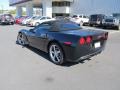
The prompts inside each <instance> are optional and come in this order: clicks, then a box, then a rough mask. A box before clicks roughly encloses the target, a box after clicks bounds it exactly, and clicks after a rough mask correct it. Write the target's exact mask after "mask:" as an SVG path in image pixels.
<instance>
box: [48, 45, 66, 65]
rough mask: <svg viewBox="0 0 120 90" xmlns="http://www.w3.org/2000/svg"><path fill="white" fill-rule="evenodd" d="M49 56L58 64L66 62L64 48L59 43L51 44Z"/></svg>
mask: <svg viewBox="0 0 120 90" xmlns="http://www.w3.org/2000/svg"><path fill="white" fill-rule="evenodd" d="M49 57H50V59H51V61H52V62H53V63H55V64H57V65H61V64H63V63H64V62H65V57H64V53H63V50H62V48H61V47H60V46H59V45H58V44H57V43H52V44H51V45H50V46H49Z"/></svg>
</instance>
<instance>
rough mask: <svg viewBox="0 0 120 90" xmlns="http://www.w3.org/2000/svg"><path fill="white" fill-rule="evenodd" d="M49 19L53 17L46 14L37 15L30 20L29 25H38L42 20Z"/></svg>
mask: <svg viewBox="0 0 120 90" xmlns="http://www.w3.org/2000/svg"><path fill="white" fill-rule="evenodd" d="M51 20H55V19H54V18H51V17H47V16H38V17H36V18H34V19H33V20H31V21H30V23H29V26H38V25H39V24H41V23H43V22H46V21H51Z"/></svg>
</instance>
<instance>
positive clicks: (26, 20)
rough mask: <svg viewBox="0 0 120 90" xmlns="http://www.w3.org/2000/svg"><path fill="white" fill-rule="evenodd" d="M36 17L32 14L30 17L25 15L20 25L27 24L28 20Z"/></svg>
mask: <svg viewBox="0 0 120 90" xmlns="http://www.w3.org/2000/svg"><path fill="white" fill-rule="evenodd" d="M34 18H36V16H32V17H27V18H26V19H24V20H23V21H22V25H27V24H28V22H30V21H31V20H32V19H34Z"/></svg>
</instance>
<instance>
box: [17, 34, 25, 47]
mask: <svg viewBox="0 0 120 90" xmlns="http://www.w3.org/2000/svg"><path fill="white" fill-rule="evenodd" d="M24 37H25V36H24V35H23V34H22V33H19V34H18V36H17V43H18V44H20V45H22V46H25V39H24Z"/></svg>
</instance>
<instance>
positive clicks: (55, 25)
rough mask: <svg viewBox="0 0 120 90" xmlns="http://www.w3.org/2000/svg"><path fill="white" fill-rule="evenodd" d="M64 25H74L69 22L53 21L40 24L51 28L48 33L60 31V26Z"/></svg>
mask: <svg viewBox="0 0 120 90" xmlns="http://www.w3.org/2000/svg"><path fill="white" fill-rule="evenodd" d="M66 23H71V24H76V23H74V22H72V21H70V20H53V21H47V22H44V23H42V24H49V25H50V26H52V27H51V29H50V31H60V28H61V25H63V24H66Z"/></svg>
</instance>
